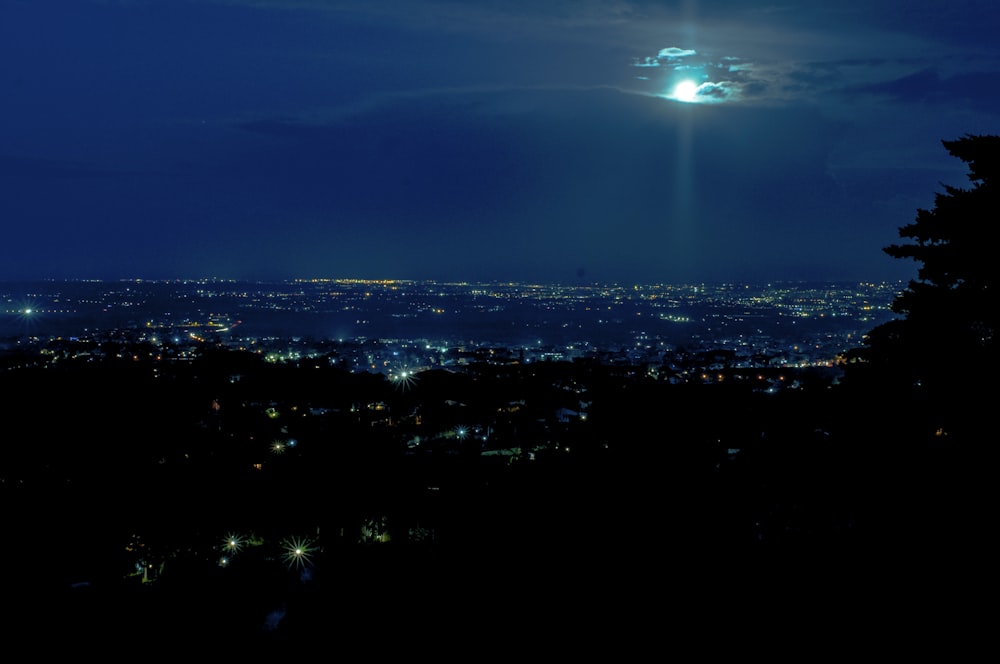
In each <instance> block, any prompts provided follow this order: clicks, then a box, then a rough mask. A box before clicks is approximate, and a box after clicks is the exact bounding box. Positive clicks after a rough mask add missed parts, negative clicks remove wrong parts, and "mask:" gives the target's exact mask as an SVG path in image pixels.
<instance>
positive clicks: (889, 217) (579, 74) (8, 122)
mask: <svg viewBox="0 0 1000 664" xmlns="http://www.w3.org/2000/svg"><path fill="white" fill-rule="evenodd" d="M997 11H998V10H997V5H996V4H995V3H990V2H984V1H979V0H952V1H949V2H930V1H925V2H908V3H905V5H902V6H901V4H900V3H898V2H894V1H889V0H877V1H874V2H872V1H865V2H860V1H855V0H838V1H837V2H823V1H815V2H786V3H780V2H779V3H772V2H768V3H759V2H742V1H741V2H711V3H710V2H697V1H694V0H691V1H687V2H671V3H662V2H646V1H639V2H629V3H624V2H572V3H566V2H560V3H548V2H547V3H541V4H539V3H530V2H513V3H511V2H504V3H500V2H492V1H477V2H450V1H435V2H431V1H420V2H414V1H409V0H408V1H406V2H401V1H394V0H393V1H390V2H379V3H364V2H354V1H351V0H306V1H303V2H295V3H289V2H279V1H276V0H275V1H270V0H230V1H226V2H222V1H210V0H205V1H202V2H183V3H177V2H161V1H157V0H147V1H140V2H125V1H121V2H108V1H97V0H74V1H72V2H70V1H60V0H55V1H52V2H44V3H40V2H30V1H19V0H14V1H8V2H4V3H3V4H2V6H0V82H2V84H3V86H4V89H5V90H6V91H7V94H6V95H5V101H4V104H3V106H2V108H0V182H2V183H3V190H4V195H3V196H2V197H0V218H2V219H3V220H4V229H5V240H4V242H3V243H2V248H0V280H8V281H9V280H24V279H46V278H83V279H120V278H146V279H160V278H200V277H220V278H235V279H285V278H298V277H304V278H309V277H331V278H337V277H352V278H369V279H382V278H397V279H398V278H402V279H461V280H483V279H500V280H517V281H527V282H559V283H588V282H616V281H622V282H645V283H665V282H692V281H726V280H734V281H750V280H770V279H793V280H795V279H830V280H869V279H870V280H882V279H899V278H908V277H911V276H912V275H913V265H912V264H910V263H909V262H907V261H894V260H892V259H891V258H889V257H887V256H885V254H884V253H882V251H881V249H882V247H884V246H885V245H887V244H890V243H892V242H894V241H895V240H896V239H897V229H898V228H899V227H900V226H901V225H903V224H906V223H909V222H910V221H912V219H913V217H914V215H915V213H916V210H917V209H918V208H929V207H931V206H932V205H933V203H934V196H935V193H936V192H939V191H940V190H941V187H942V184H944V183H947V184H951V185H956V186H962V185H964V184H966V182H967V180H966V179H965V169H964V167H963V164H961V163H960V162H958V161H957V160H955V159H953V158H951V157H950V156H949V155H948V154H947V153H946V151H945V150H944V149H942V146H941V143H940V142H941V141H942V140H952V139H955V138H958V137H960V136H962V135H965V134H976V133H991V132H994V131H995V130H996V127H997V120H998V113H1000V97H998V95H1000V93H998V92H997V91H998V90H1000V86H998V85H997V82H998V72H1000V48H998V44H997V41H996V39H995V26H996V25H997V18H998V15H997Z"/></svg>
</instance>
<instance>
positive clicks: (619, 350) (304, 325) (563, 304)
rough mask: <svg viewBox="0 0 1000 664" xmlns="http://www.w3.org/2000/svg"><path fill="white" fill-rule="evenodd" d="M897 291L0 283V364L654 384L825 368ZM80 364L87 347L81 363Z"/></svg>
mask: <svg viewBox="0 0 1000 664" xmlns="http://www.w3.org/2000/svg"><path fill="white" fill-rule="evenodd" d="M904 286H905V283H903V282H871V283H864V282H861V283H807V282H802V283H799V282H783V283H768V284H735V283H730V284H682V285H574V286H568V285H539V284H522V283H464V282H459V283H440V282H428V281H404V280H362V279H302V280H294V281H287V282H269V283H257V282H242V281H228V280H216V279H204V280H177V281H147V280H123V281H46V282H38V283H23V284H20V283H4V284H0V352H3V353H6V354H10V353H13V352H17V351H27V350H29V349H31V350H35V351H41V352H42V353H44V354H48V355H49V356H50V357H58V356H59V355H63V356H65V355H68V354H69V355H71V354H72V353H73V352H74V348H82V347H83V346H80V342H94V341H101V340H106V339H108V338H116V339H127V340H130V341H134V342H143V343H147V344H150V345H152V346H154V347H170V348H171V353H173V354H174V355H176V356H177V357H181V358H183V357H184V356H185V354H186V353H187V352H189V349H194V348H196V347H198V346H199V345H203V344H215V345H221V346H225V347H229V348H235V349H244V350H252V351H254V352H257V353H260V354H262V355H264V356H266V357H267V358H268V359H269V360H270V361H274V362H282V361H298V360H300V359H301V358H303V357H316V356H321V355H329V353H330V351H331V350H332V349H336V350H337V360H336V361H337V362H339V363H341V368H344V369H348V370H350V371H352V372H374V373H381V374H384V375H387V376H389V377H390V378H391V379H394V380H400V379H405V378H406V376H407V375H412V374H414V373H416V372H419V371H421V370H424V369H428V368H441V367H449V366H456V365H462V364H465V363H468V362H470V361H482V360H486V361H492V362H497V363H506V362H539V361H545V360H556V361H562V360H578V359H587V360H595V361H599V362H602V363H609V364H615V363H618V364H628V365H634V366H649V367H650V368H651V369H650V370H652V371H656V372H661V373H663V377H664V378H669V379H671V380H674V381H678V380H689V379H694V380H699V381H703V380H706V379H707V377H705V376H702V374H703V373H704V371H711V370H717V369H722V368H729V369H733V368H735V369H754V368H762V367H767V368H778V367H790V368H805V367H834V366H835V363H836V359H837V357H838V356H839V355H840V354H841V353H843V352H844V351H846V350H848V349H850V348H853V347H856V346H858V345H860V343H861V341H862V336H863V335H864V334H865V333H866V332H868V331H869V330H870V329H872V328H873V327H875V326H876V325H878V324H880V323H882V322H885V321H886V320H889V319H890V318H892V317H893V314H892V312H891V310H890V309H889V305H890V303H891V302H892V300H893V299H894V298H895V297H896V295H897V294H898V293H899V292H900V291H901V290H902V289H903V287H904ZM87 352H90V351H87Z"/></svg>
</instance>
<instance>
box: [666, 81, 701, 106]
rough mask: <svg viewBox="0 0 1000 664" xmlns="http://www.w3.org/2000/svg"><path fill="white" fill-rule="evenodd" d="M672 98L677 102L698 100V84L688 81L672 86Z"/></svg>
mask: <svg viewBox="0 0 1000 664" xmlns="http://www.w3.org/2000/svg"><path fill="white" fill-rule="evenodd" d="M672 96H673V98H674V99H676V100H677V101H686V102H692V101H695V100H696V99H697V98H698V84H697V83H695V82H694V81H692V80H690V79H688V80H684V81H681V82H680V83H678V84H677V85H675V86H674V92H673V95H672Z"/></svg>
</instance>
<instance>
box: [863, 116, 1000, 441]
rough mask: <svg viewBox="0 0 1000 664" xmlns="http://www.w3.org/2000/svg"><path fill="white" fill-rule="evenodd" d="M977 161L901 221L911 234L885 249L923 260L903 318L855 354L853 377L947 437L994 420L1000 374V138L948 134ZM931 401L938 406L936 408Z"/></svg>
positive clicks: (963, 155)
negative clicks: (991, 404)
mask: <svg viewBox="0 0 1000 664" xmlns="http://www.w3.org/2000/svg"><path fill="white" fill-rule="evenodd" d="M942 143H943V145H944V147H945V149H947V150H948V152H949V153H950V154H951V155H953V156H955V157H957V158H959V159H961V160H962V161H963V162H965V163H967V164H968V166H969V171H970V172H969V173H968V177H969V180H971V182H972V186H971V187H969V188H961V187H953V186H947V185H945V186H944V191H943V192H941V193H938V194H937V196H936V198H935V205H934V207H933V208H932V209H930V210H924V209H920V210H918V211H917V216H916V219H915V220H914V222H913V223H911V224H907V225H906V226H902V227H901V228H900V229H899V235H900V237H901V238H904V239H908V240H910V242H908V243H901V244H893V245H890V246H888V247H885V248H884V251H885V252H886V253H887V254H889V255H890V256H892V257H894V258H911V259H913V260H914V261H916V262H917V263H919V264H920V267H919V269H918V272H917V278H916V279H913V280H911V281H910V282H909V284H908V286H907V287H906V289H905V290H904V291H903V292H902V293H901V294H900V295H899V296H898V297H897V298H896V300H895V301H894V302H893V305H892V309H893V311H894V312H895V313H896V314H898V315H899V316H900V317H899V318H896V319H894V320H892V321H889V322H887V323H885V324H883V325H880V326H878V327H876V328H875V329H874V330H872V331H871V333H870V334H869V335H868V337H867V339H866V341H865V344H864V346H863V347H862V348H859V349H856V350H855V351H852V352H851V353H849V354H848V356H847V360H848V364H847V366H846V367H845V369H847V376H846V378H847V381H848V382H850V381H851V380H854V381H863V382H865V383H866V384H867V385H868V386H869V387H870V388H873V389H878V390H888V391H890V392H892V393H893V394H895V395H896V396H899V397H900V398H901V399H902V400H901V401H900V402H899V403H900V404H903V408H908V409H909V410H910V412H909V413H908V414H904V413H900V415H901V416H902V415H906V416H908V417H912V418H917V419H923V418H922V416H924V415H928V414H932V415H933V417H934V419H935V421H936V422H937V423H938V424H937V426H938V427H941V429H940V430H938V431H937V433H938V434H939V435H945V434H948V433H950V432H951V433H959V432H964V433H965V434H968V435H970V436H975V437H979V436H981V435H983V434H984V431H983V430H982V429H981V428H979V427H981V426H983V425H984V424H985V422H986V420H987V419H988V415H989V414H988V413H986V412H985V411H984V407H985V404H986V401H985V400H984V399H983V397H984V396H986V395H988V394H992V392H993V390H992V388H987V387H986V384H987V383H988V384H993V381H995V380H997V376H996V373H995V371H996V368H997V363H996V338H995V334H996V323H997V302H996V297H997V271H998V265H1000V255H998V252H997V249H996V244H995V242H994V240H993V237H995V236H994V234H993V233H994V231H995V230H996V228H997V223H998V221H1000V183H998V181H997V180H998V174H1000V136H993V135H966V136H965V137H963V138H960V139H958V140H954V141H942ZM924 409H929V413H928V411H926V410H924Z"/></svg>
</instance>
